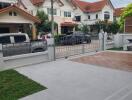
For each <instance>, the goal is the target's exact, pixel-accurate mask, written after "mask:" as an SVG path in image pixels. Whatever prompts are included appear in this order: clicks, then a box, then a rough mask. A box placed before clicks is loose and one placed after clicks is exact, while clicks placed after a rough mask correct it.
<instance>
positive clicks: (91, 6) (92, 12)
mask: <svg viewBox="0 0 132 100" xmlns="http://www.w3.org/2000/svg"><path fill="white" fill-rule="evenodd" d="M74 3H75V4H76V5H77V7H78V9H77V10H76V12H75V18H76V19H77V21H78V23H81V24H87V25H89V26H90V30H91V32H93V31H94V30H95V29H94V27H93V26H94V25H95V23H96V22H98V21H104V20H108V21H109V22H113V12H114V7H113V5H112V3H111V1H110V0H101V1H98V2H93V3H90V2H84V1H80V0H74Z"/></svg>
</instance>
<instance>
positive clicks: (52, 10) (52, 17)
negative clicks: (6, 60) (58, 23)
mask: <svg viewBox="0 0 132 100" xmlns="http://www.w3.org/2000/svg"><path fill="white" fill-rule="evenodd" d="M51 23H52V24H51V35H52V39H53V42H54V43H53V48H54V61H55V59H56V57H55V39H54V0H51Z"/></svg>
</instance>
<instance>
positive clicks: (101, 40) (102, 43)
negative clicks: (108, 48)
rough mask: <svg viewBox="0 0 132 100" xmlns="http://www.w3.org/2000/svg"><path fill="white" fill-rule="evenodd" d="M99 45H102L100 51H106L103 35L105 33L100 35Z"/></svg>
mask: <svg viewBox="0 0 132 100" xmlns="http://www.w3.org/2000/svg"><path fill="white" fill-rule="evenodd" d="M99 43H100V51H102V50H104V33H103V31H102V32H100V33H99Z"/></svg>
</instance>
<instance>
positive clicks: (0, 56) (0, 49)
mask: <svg viewBox="0 0 132 100" xmlns="http://www.w3.org/2000/svg"><path fill="white" fill-rule="evenodd" d="M3 64H4V61H3V52H2V44H0V70H1V69H2V67H3Z"/></svg>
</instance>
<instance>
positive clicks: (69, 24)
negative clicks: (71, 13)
mask: <svg viewBox="0 0 132 100" xmlns="http://www.w3.org/2000/svg"><path fill="white" fill-rule="evenodd" d="M75 25H77V23H74V22H63V23H61V26H69V27H74V26H75Z"/></svg>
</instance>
